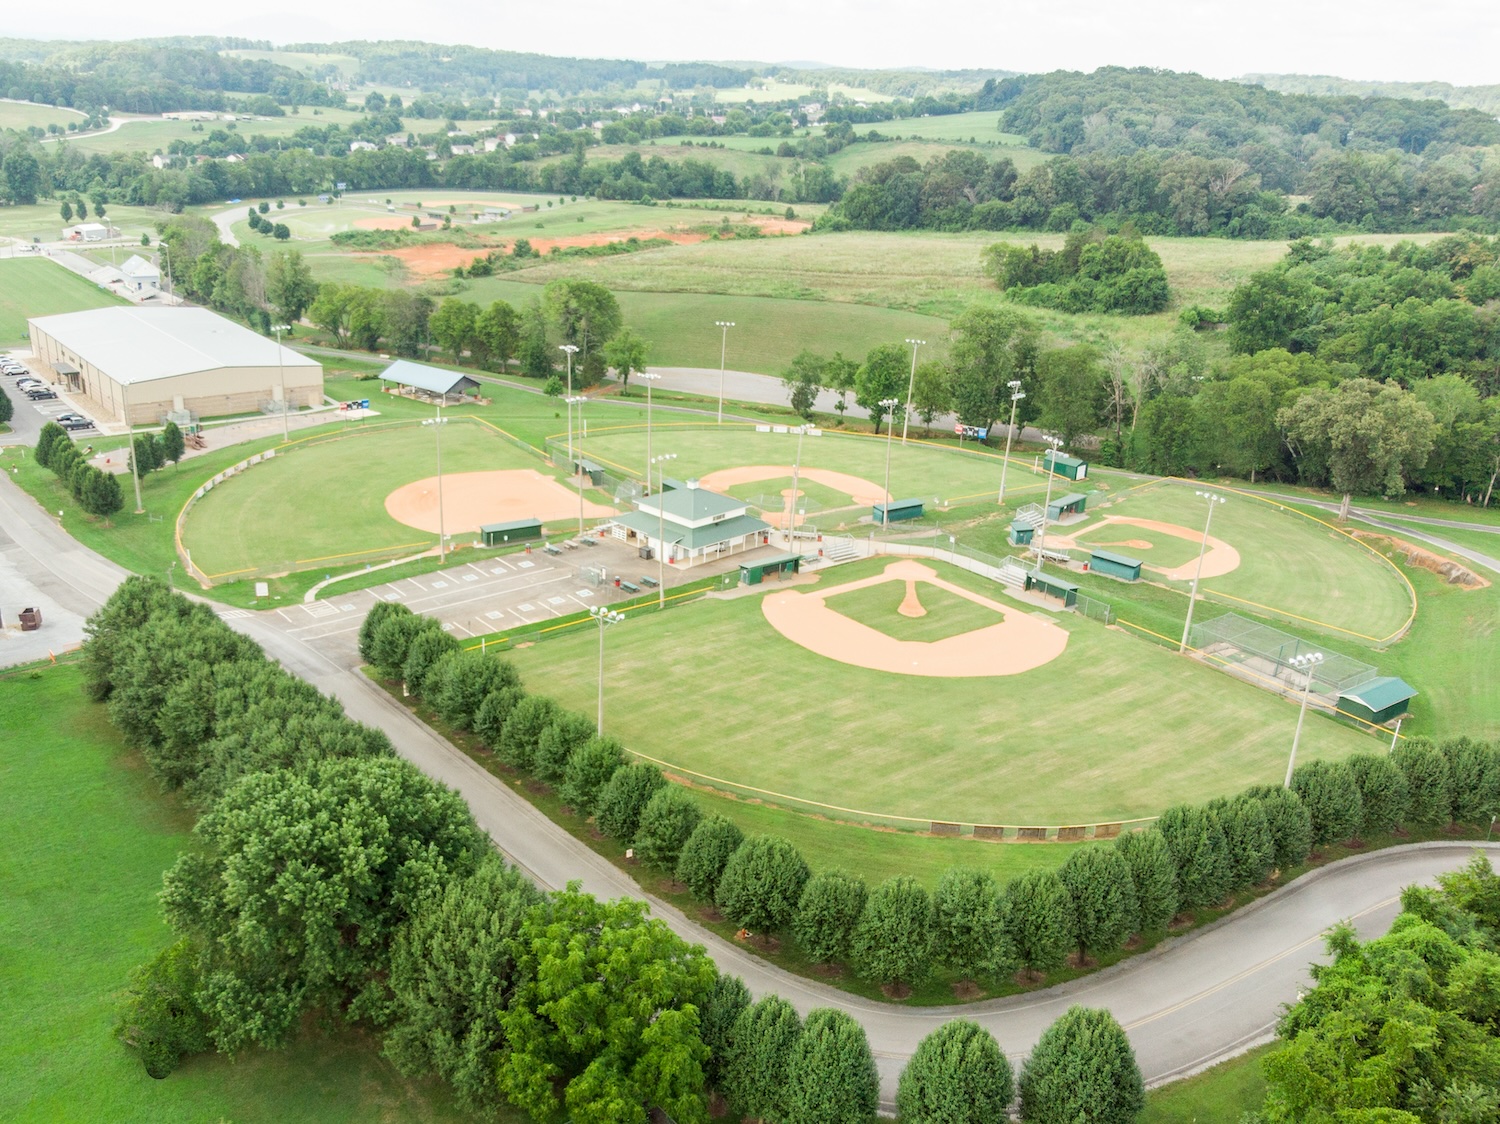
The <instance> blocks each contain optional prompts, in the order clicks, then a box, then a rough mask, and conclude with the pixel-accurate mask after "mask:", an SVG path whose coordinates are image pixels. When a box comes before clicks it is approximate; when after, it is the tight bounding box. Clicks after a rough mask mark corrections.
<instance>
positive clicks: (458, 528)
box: [385, 468, 615, 535]
mask: <svg viewBox="0 0 1500 1124" xmlns="http://www.w3.org/2000/svg"><path fill="white" fill-rule="evenodd" d="M385 509H386V511H387V512H388V513H389V514H390V516H391V518H392V519H395V520H397V521H398V522H401V523H405V524H406V525H407V526H408V527H416V528H417V529H418V530H422V531H427V532H428V533H429V534H434V535H435V534H437V531H438V503H437V477H435V476H429V477H427V479H425V480H415V481H413V482H412V483H410V484H406V485H404V486H402V487H400V488H397V489H396V490H395V491H394V492H392V493H391V494H390V495H388V496H386V498H385ZM583 514H584V518H586V519H595V518H598V517H600V516H604V515H613V514H615V509H614V508H612V507H605V506H604V505H603V504H597V503H590V502H589V501H587V500H585V501H584V504H583ZM576 518H578V493H577V492H573V491H569V490H568V489H567V488H565V487H564V486H563V485H561V484H559V483H558V482H557V481H556V480H554V479H552V477H550V476H543V475H542V474H541V473H540V472H537V471H536V470H535V469H532V468H514V469H506V470H504V471H500V472H455V473H453V474H452V475H445V476H444V477H443V530H444V531H445V532H446V533H448V534H450V535H452V534H464V533H470V532H476V531H478V530H479V528H480V526H481V525H482V524H485V523H509V522H512V521H513V520H517V519H540V520H542V521H543V522H554V521H555V522H563V521H565V520H569V519H576Z"/></svg>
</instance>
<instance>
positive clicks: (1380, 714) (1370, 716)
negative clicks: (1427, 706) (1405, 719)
mask: <svg viewBox="0 0 1500 1124" xmlns="http://www.w3.org/2000/svg"><path fill="white" fill-rule="evenodd" d="M1416 697H1417V689H1416V688H1415V687H1413V686H1412V685H1411V684H1410V683H1408V682H1406V680H1404V679H1397V678H1396V677H1395V676H1392V675H1382V676H1380V677H1378V678H1375V679H1371V680H1369V681H1368V682H1366V683H1361V684H1360V685H1359V686H1358V687H1351V688H1350V689H1349V690H1347V691H1340V692H1339V709H1340V710H1342V711H1344V712H1345V713H1346V714H1352V715H1354V717H1356V718H1362V719H1364V720H1365V721H1366V722H1369V723H1372V724H1374V725H1376V726H1380V725H1383V724H1385V723H1386V722H1390V721H1393V720H1394V719H1397V718H1400V717H1401V716H1402V715H1403V714H1405V713H1406V712H1407V709H1408V708H1407V705H1406V704H1407V703H1409V702H1411V700H1412V699H1414V698H1416Z"/></svg>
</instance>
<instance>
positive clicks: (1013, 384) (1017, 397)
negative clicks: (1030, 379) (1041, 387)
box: [995, 379, 1026, 503]
mask: <svg viewBox="0 0 1500 1124" xmlns="http://www.w3.org/2000/svg"><path fill="white" fill-rule="evenodd" d="M1005 385H1006V386H1008V387H1010V428H1009V429H1007V430H1006V431H1005V459H1004V460H1003V461H1001V462H1000V498H999V499H998V500H996V501H995V502H997V503H1004V502H1005V470H1006V469H1007V468H1009V467H1010V442H1011V438H1013V437H1014V436H1015V435H1016V406H1017V405H1018V404H1019V403H1020V401H1021V399H1023V398H1025V397H1026V392H1025V391H1024V390H1022V389H1021V380H1020V379H1011V381H1010V382H1008V383H1006V384H1005Z"/></svg>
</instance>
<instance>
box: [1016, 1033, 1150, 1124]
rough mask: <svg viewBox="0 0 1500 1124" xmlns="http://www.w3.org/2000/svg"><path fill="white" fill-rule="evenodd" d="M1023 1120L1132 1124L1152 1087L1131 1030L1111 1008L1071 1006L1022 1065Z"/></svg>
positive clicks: (1061, 1123)
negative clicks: (1139, 1061)
mask: <svg viewBox="0 0 1500 1124" xmlns="http://www.w3.org/2000/svg"><path fill="white" fill-rule="evenodd" d="M1019 1085H1020V1091H1021V1119H1022V1120H1027V1121H1035V1122H1036V1124H1076V1122H1077V1121H1080V1120H1087V1121H1089V1122H1090V1124H1132V1122H1133V1121H1134V1120H1135V1119H1136V1118H1137V1117H1138V1116H1139V1115H1140V1114H1141V1112H1142V1110H1143V1109H1144V1108H1145V1107H1146V1086H1145V1082H1144V1081H1142V1079H1141V1070H1140V1067H1139V1066H1138V1065H1137V1064H1136V1060H1135V1051H1134V1050H1132V1049H1131V1048H1130V1040H1129V1039H1128V1038H1126V1037H1125V1031H1124V1030H1122V1029H1121V1028H1120V1024H1119V1023H1117V1022H1115V1019H1114V1016H1113V1015H1111V1014H1110V1013H1109V1012H1108V1011H1102V1010H1090V1009H1089V1008H1087V1007H1078V1006H1074V1007H1070V1008H1068V1010H1067V1011H1066V1012H1065V1013H1064V1014H1063V1015H1062V1017H1061V1018H1059V1019H1058V1020H1057V1021H1056V1022H1055V1023H1053V1024H1052V1025H1051V1026H1049V1027H1048V1028H1047V1029H1046V1030H1045V1031H1043V1032H1042V1036H1041V1038H1040V1039H1038V1040H1037V1044H1036V1046H1035V1047H1034V1048H1033V1049H1032V1051H1031V1055H1030V1056H1029V1057H1028V1058H1027V1059H1026V1063H1025V1064H1024V1065H1023V1066H1022V1067H1021V1080H1020V1082H1019Z"/></svg>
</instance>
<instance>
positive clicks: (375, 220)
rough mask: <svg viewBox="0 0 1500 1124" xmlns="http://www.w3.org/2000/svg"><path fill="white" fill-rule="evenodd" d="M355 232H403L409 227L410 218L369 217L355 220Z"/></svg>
mask: <svg viewBox="0 0 1500 1124" xmlns="http://www.w3.org/2000/svg"><path fill="white" fill-rule="evenodd" d="M354 226H355V229H357V230H404V229H407V228H409V227H410V226H411V218H410V216H406V217H403V216H401V215H371V216H370V217H369V218H367V219H355V220H354Z"/></svg>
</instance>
